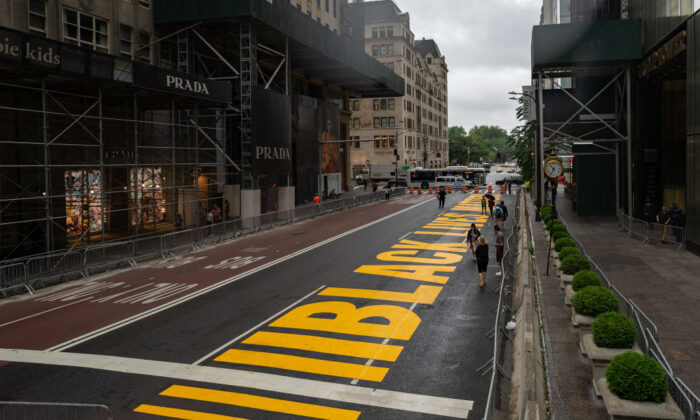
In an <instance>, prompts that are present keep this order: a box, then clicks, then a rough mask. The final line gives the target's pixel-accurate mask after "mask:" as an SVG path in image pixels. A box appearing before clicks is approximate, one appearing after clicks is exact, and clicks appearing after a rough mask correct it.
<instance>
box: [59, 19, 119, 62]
mask: <svg viewBox="0 0 700 420" xmlns="http://www.w3.org/2000/svg"><path fill="white" fill-rule="evenodd" d="M108 39H109V31H108V29H107V21H106V20H104V19H100V18H97V17H94V16H90V15H86V14H84V13H81V12H78V11H75V10H71V9H63V40H64V41H66V42H67V43H69V44H73V45H80V46H82V47H89V48H92V49H93V50H95V51H100V52H103V53H109V42H108Z"/></svg>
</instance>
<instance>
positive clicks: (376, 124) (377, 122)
mask: <svg viewBox="0 0 700 420" xmlns="http://www.w3.org/2000/svg"><path fill="white" fill-rule="evenodd" d="M374 128H379V117H374Z"/></svg>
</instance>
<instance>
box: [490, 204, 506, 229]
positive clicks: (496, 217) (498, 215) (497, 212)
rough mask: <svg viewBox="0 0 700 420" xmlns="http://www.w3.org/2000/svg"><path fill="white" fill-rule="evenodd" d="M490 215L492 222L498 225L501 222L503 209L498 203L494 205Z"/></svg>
mask: <svg viewBox="0 0 700 420" xmlns="http://www.w3.org/2000/svg"><path fill="white" fill-rule="evenodd" d="M491 215H492V216H493V223H494V224H496V225H498V224H500V223H501V220H502V219H503V209H502V208H501V205H500V204H498V205H497V206H496V207H494V209H493V212H492V213H491Z"/></svg>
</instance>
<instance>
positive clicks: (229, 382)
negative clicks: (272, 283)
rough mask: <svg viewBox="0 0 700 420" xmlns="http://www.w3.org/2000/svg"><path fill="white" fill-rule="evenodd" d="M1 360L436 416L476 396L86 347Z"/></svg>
mask: <svg viewBox="0 0 700 420" xmlns="http://www.w3.org/2000/svg"><path fill="white" fill-rule="evenodd" d="M0 360H4V361H8V362H19V363H36V364H42V365H53V366H69V367H75V368H86V369H98V370H103V371H109V372H118V373H125V374H131V375H147V376H154V377H160V378H170V379H175V380H178V381H195V382H203V383H208V384H217V385H226V386H234V387H242V388H252V389H257V390H263V391H270V392H279V393H283V394H290V395H297V396H303V397H310V398H317V399H323V400H331V401H339V402H344V403H350V404H359V405H364V406H372V407H381V408H388V409H392V410H402V411H410V412H416V413H424V414H431V415H438V416H447V417H454V418H460V419H466V418H467V416H468V415H469V412H470V411H471V410H472V408H473V406H474V402H473V401H469V400H459V399H454V398H444V397H434V396H430V395H421V394H410V393H407V392H398V391H388V390H382V389H376V388H367V387H358V386H351V385H345V384H338V383H332V382H323V381H316V380H311V379H301V378H292V377H287V376H282V375H274V374H269V373H259V372H250V371H244V370H238V369H228V368H216V367H210V366H195V365H188V364H185V363H172V362H161V361H157V360H144V359H132V358H127V357H116V356H104V355H97V354H86V353H66V352H50V351H39V350H13V349H0Z"/></svg>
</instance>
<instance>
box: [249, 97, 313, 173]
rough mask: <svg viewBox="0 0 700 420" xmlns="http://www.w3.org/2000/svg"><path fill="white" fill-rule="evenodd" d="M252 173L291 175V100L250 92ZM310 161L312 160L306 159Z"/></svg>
mask: <svg viewBox="0 0 700 420" xmlns="http://www.w3.org/2000/svg"><path fill="white" fill-rule="evenodd" d="M252 104H253V112H252V119H253V124H252V129H253V130H252V137H253V150H252V153H253V173H254V174H256V175H286V174H291V173H292V116H291V102H290V97H289V96H286V95H282V94H280V93H276V92H272V91H269V90H265V89H261V88H254V89H253V99H252ZM309 158H310V159H313V157H311V156H310V157H309Z"/></svg>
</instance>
